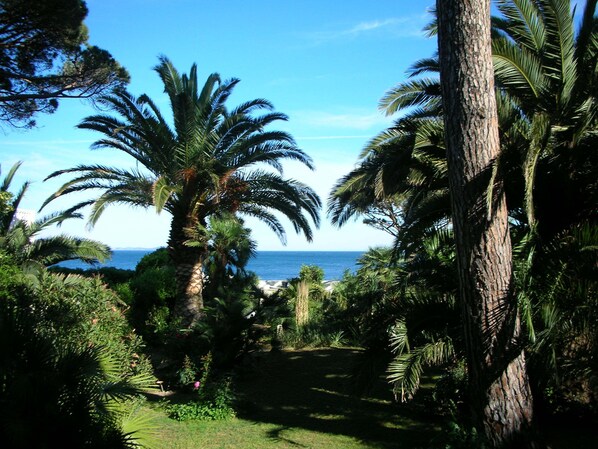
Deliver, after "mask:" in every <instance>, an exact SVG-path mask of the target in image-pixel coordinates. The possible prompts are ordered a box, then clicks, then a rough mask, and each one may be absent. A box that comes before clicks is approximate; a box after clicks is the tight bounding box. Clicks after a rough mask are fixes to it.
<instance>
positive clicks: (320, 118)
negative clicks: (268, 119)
mask: <svg viewBox="0 0 598 449" xmlns="http://www.w3.org/2000/svg"><path fill="white" fill-rule="evenodd" d="M292 119H293V123H294V124H303V125H307V126H313V127H318V128H322V127H325V128H332V129H354V130H361V131H365V130H370V129H373V128H381V127H386V126H389V125H390V124H391V123H392V119H391V118H389V117H386V116H384V115H382V114H381V113H379V112H377V111H375V112H365V113H362V112H346V113H333V112H325V111H297V112H295V113H293V114H292ZM331 136H334V134H331ZM370 137H371V136H370Z"/></svg>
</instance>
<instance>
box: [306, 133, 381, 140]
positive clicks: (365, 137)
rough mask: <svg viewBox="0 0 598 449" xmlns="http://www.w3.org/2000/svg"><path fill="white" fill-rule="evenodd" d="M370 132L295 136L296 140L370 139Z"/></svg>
mask: <svg viewBox="0 0 598 449" xmlns="http://www.w3.org/2000/svg"><path fill="white" fill-rule="evenodd" d="M371 137H372V135H371V134H364V135H356V136H334V135H331V136H297V137H295V139H297V140H347V139H370V138H371Z"/></svg>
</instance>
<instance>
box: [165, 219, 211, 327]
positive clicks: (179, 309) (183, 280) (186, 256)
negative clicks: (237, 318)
mask: <svg viewBox="0 0 598 449" xmlns="http://www.w3.org/2000/svg"><path fill="white" fill-rule="evenodd" d="M184 229H185V226H183V224H182V223H181V220H177V219H175V218H174V217H173V219H172V223H171V228H170V238H169V241H168V250H169V252H170V257H171V259H172V261H173V263H174V266H175V276H176V286H177V297H176V302H175V306H174V315H175V317H176V318H178V319H180V320H181V325H183V326H184V327H187V328H189V327H191V326H193V325H194V324H195V323H196V322H197V321H198V320H199V319H200V318H201V316H202V313H203V308H204V304H203V288H204V281H205V275H204V271H203V261H204V257H205V250H203V249H202V248H198V247H190V246H187V245H185V241H186V240H187V236H186V235H185V232H184Z"/></svg>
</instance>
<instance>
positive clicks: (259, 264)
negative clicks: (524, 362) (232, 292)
mask: <svg viewBox="0 0 598 449" xmlns="http://www.w3.org/2000/svg"><path fill="white" fill-rule="evenodd" d="M152 251H153V250H147V249H146V250H114V251H113V252H112V258H111V259H110V260H108V261H107V262H105V263H102V264H95V265H89V264H86V263H83V262H80V261H74V260H71V261H67V262H62V263H60V264H59V265H60V266H62V267H66V268H82V269H88V268H100V267H114V268H120V269H123V270H134V269H135V267H136V266H137V263H138V262H139V261H140V260H141V258H142V257H143V256H145V255H146V254H148V253H150V252H152ZM362 255H363V251H258V252H257V254H256V256H255V257H254V258H252V259H251V260H250V261H249V264H248V265H247V269H248V270H250V271H253V272H254V273H256V274H257V276H258V277H259V278H260V279H261V280H264V281H275V280H276V281H278V280H286V279H290V278H293V277H297V276H299V270H300V269H301V266H302V265H317V266H319V267H320V268H322V269H323V270H324V279H326V280H329V281H332V280H339V279H342V277H343V274H344V272H345V271H347V270H349V271H350V272H355V271H356V270H357V268H358V266H357V259H358V258H359V257H361V256H362Z"/></svg>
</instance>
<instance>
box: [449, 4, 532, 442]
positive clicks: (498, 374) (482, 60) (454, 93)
mask: <svg viewBox="0 0 598 449" xmlns="http://www.w3.org/2000/svg"><path fill="white" fill-rule="evenodd" d="M437 11H438V44H439V52H440V54H439V55H440V77H441V85H442V98H443V107H444V123H445V133H446V137H445V139H446V145H447V157H448V167H449V180H450V190H451V202H452V211H453V226H454V230H455V236H456V242H457V254H458V265H459V281H460V294H461V301H462V310H463V316H464V323H465V333H466V344H467V353H468V373H469V386H470V401H471V406H472V412H473V423H474V425H475V426H476V427H477V428H478V429H480V430H481V431H483V433H484V434H485V435H486V437H487V439H488V440H489V442H490V444H491V445H492V447H496V448H498V447H501V448H502V447H529V446H530V443H529V440H528V438H529V430H530V427H531V423H532V396H531V391H530V387H529V382H528V376H527V370H526V363H525V355H524V352H523V349H522V345H521V344H520V342H519V336H520V323H519V316H518V312H517V301H516V298H515V295H514V292H513V276H512V258H511V241H510V237H509V229H508V221H507V219H508V217H507V205H506V198H505V194H504V191H503V188H502V182H501V179H500V175H499V174H496V175H495V176H494V175H493V168H494V164H495V163H496V159H497V157H498V154H499V150H500V145H499V137H498V117H497V111H496V98H495V94H494V72H493V66H492V53H491V40H490V0H437ZM490 185H492V187H491V190H488V188H489V186H490ZM488 193H491V194H490V195H488Z"/></svg>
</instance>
